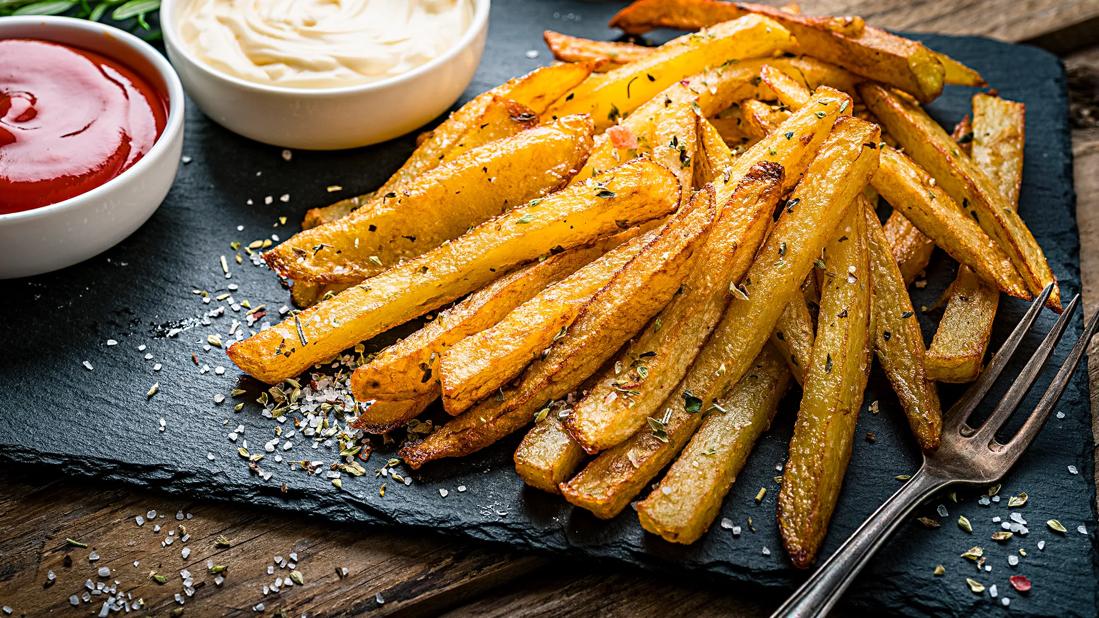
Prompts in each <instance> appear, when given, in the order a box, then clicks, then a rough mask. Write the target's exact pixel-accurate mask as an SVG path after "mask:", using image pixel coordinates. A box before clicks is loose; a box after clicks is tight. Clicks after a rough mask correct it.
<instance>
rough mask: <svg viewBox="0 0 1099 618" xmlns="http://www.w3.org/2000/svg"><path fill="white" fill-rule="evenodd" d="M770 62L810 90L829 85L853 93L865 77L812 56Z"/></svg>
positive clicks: (777, 59)
mask: <svg viewBox="0 0 1099 618" xmlns="http://www.w3.org/2000/svg"><path fill="white" fill-rule="evenodd" d="M769 64H770V66H772V67H774V68H776V69H778V70H780V71H782V72H783V73H786V74H787V75H788V76H790V77H792V78H794V79H796V80H797V81H798V82H799V83H800V84H801V85H803V86H804V87H806V88H808V89H809V90H814V89H816V88H818V87H820V86H829V87H832V88H835V89H837V90H842V91H844V92H847V93H851V94H853V93H854V92H855V86H856V84H858V83H860V82H862V81H864V79H865V78H863V77H860V76H858V75H855V74H854V73H851V72H850V71H847V70H846V69H843V68H840V67H838V66H836V65H834V64H832V63H830V62H824V61H823V60H818V59H816V58H813V57H811V56H793V57H791V58H775V59H773V60H771V61H770V62H769Z"/></svg>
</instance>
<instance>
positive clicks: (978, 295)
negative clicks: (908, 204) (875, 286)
mask: <svg viewBox="0 0 1099 618" xmlns="http://www.w3.org/2000/svg"><path fill="white" fill-rule="evenodd" d="M1025 132H1026V109H1025V107H1024V106H1023V104H1022V103H1015V102H1013V101H1006V100H1004V99H1001V98H999V97H994V96H990V95H986V94H977V95H974V96H973V142H972V144H971V147H972V149H973V162H974V163H975V164H976V165H977V167H978V168H980V169H981V170H982V171H983V172H985V173H986V174H988V177H989V179H990V180H992V182H993V183H994V184H995V186H996V187H997V188H998V189H999V190H1000V192H1001V193H1002V194H1003V195H1004V197H1005V198H1006V199H1007V201H1008V202H1009V203H1010V204H1011V205H1012V206H1014V207H1017V206H1018V203H1019V190H1020V187H1021V184H1022V176H1023V143H1024V142H1025ZM999 301H1000V292H999V290H997V289H995V288H993V287H990V286H988V285H986V284H984V283H982V282H981V281H979V280H978V279H977V277H976V275H975V274H974V273H973V271H971V270H969V269H968V268H966V267H964V266H962V267H960V268H959V269H958V276H957V278H956V279H955V280H954V284H953V285H952V286H951V288H950V298H949V300H948V301H947V303H946V309H945V311H943V318H942V320H940V321H939V328H938V330H937V331H935V337H934V339H933V340H932V341H931V347H930V348H929V349H928V351H927V372H928V374H929V375H930V376H931V378H932V379H935V380H938V381H940V382H972V381H973V380H976V379H977V375H978V374H979V373H980V371H981V364H982V363H983V362H984V357H985V352H986V351H987V349H988V342H989V338H990V337H991V335H992V322H993V320H994V319H995V318H996V309H997V306H998V305H999Z"/></svg>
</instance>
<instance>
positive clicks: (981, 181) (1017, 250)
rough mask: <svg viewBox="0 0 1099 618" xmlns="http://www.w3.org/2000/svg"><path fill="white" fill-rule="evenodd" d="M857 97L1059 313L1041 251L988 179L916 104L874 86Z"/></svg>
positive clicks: (866, 86)
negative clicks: (1047, 289) (1046, 292)
mask: <svg viewBox="0 0 1099 618" xmlns="http://www.w3.org/2000/svg"><path fill="white" fill-rule="evenodd" d="M859 93H860V94H861V95H862V98H863V100H864V101H865V102H866V105H867V107H869V108H870V110H871V111H873V112H874V115H875V116H876V117H877V118H879V119H880V120H881V121H882V122H883V123H884V125H885V127H886V128H887V129H888V130H889V133H890V135H892V136H893V137H894V138H895V139H896V140H897V141H898V142H899V143H900V144H901V145H902V146H904V149H905V152H906V153H908V154H909V155H910V156H911V157H912V158H913V159H914V160H915V161H916V162H918V163H919V164H920V165H922V166H923V167H924V168H926V169H927V171H928V172H930V173H931V174H932V175H933V176H934V178H935V179H936V180H937V181H938V184H939V185H940V186H941V187H942V188H943V189H944V190H945V191H946V193H948V194H949V195H950V196H951V197H952V198H954V201H955V202H956V203H958V204H961V205H962V207H963V208H964V209H965V210H966V212H967V213H968V214H969V215H971V216H972V217H973V218H974V219H976V220H977V222H978V223H979V224H980V225H981V228H983V229H984V230H985V231H986V232H987V233H988V235H989V236H990V237H992V238H993V239H994V240H995V241H996V242H997V244H999V245H1000V248H1001V249H1002V250H1003V251H1004V252H1005V253H1006V254H1007V255H1008V257H1009V258H1010V259H1011V262H1012V264H1014V265H1015V268H1016V269H1017V270H1018V273H1019V275H1021V276H1022V278H1023V280H1024V281H1025V282H1026V285H1027V288H1028V289H1029V290H1030V293H1031V297H1033V296H1036V295H1038V294H1040V293H1041V292H1042V290H1043V289H1045V287H1046V286H1048V285H1050V284H1053V285H1054V288H1053V293H1052V294H1050V296H1049V302H1048V303H1047V304H1048V305H1049V306H1050V307H1051V308H1053V309H1055V310H1058V311H1060V307H1061V293H1060V291H1059V290H1058V289H1057V287H1056V283H1057V281H1056V279H1055V278H1054V276H1053V272H1052V271H1051V270H1050V268H1049V264H1048V263H1047V262H1046V258H1045V255H1044V254H1043V253H1042V248H1041V247H1040V246H1038V243H1037V242H1036V241H1035V240H1034V235H1033V234H1031V232H1030V230H1029V229H1027V227H1026V224H1025V223H1023V220H1022V219H1021V218H1019V214H1018V213H1017V212H1016V211H1015V209H1014V208H1012V207H1011V203H1010V202H1009V201H1008V199H1007V198H1006V197H1004V196H1003V195H1002V194H1001V193H1000V191H999V190H998V189H997V188H996V186H995V185H994V184H993V182H992V181H991V180H989V178H988V176H987V175H986V174H985V173H984V172H982V171H981V170H980V169H978V167H977V166H976V165H975V164H974V163H973V161H972V160H971V159H970V158H969V157H967V156H965V155H964V154H963V153H962V152H961V151H960V150H959V149H958V145H957V144H956V143H954V141H953V140H952V139H950V136H949V135H947V133H946V131H944V130H943V128H942V127H940V126H939V124H938V123H937V122H935V121H934V120H933V119H932V118H931V117H930V116H928V115H927V112H925V111H923V110H922V109H921V108H920V107H919V106H918V105H915V104H913V103H911V102H909V101H906V100H905V99H904V98H903V97H900V96H898V95H897V94H896V93H894V92H891V91H889V90H887V89H886V88H883V87H882V86H880V85H877V84H862V85H860V86H859ZM879 190H881V188H880V187H879ZM883 195H884V191H883ZM886 199H888V198H886ZM913 223H916V221H913ZM917 225H918V223H917ZM921 231H924V233H925V234H926V233H927V232H926V231H925V230H922V229H921ZM928 235H929V236H930V234H928ZM983 274H984V273H982V275H983Z"/></svg>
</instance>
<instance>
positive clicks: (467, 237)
mask: <svg viewBox="0 0 1099 618" xmlns="http://www.w3.org/2000/svg"><path fill="white" fill-rule="evenodd" d="M678 199H679V183H678V182H677V181H676V179H675V176H673V175H672V173H671V172H669V171H667V170H666V169H664V168H663V167H661V166H660V165H657V164H656V163H653V162H651V161H647V160H645V159H638V160H637V161H634V162H631V163H627V164H624V165H622V166H619V167H618V168H616V169H614V170H611V171H610V172H607V173H606V174H604V175H603V176H601V177H599V178H598V179H595V180H593V181H592V182H589V183H584V184H580V185H575V186H573V187H569V188H567V189H565V190H562V191H559V192H558V193H555V194H553V195H551V196H549V197H546V198H544V199H542V200H540V201H539V202H537V203H534V204H526V205H524V206H519V207H517V208H514V209H512V210H510V211H508V212H507V213H504V214H502V215H500V216H498V217H496V218H494V219H491V220H489V221H486V222H485V223H482V224H481V225H479V226H477V227H475V228H473V229H472V230H470V231H469V232H467V233H466V234H464V235H462V236H460V237H459V238H457V239H455V240H453V241H451V242H449V243H446V244H444V245H442V246H440V247H438V248H436V249H433V250H432V251H429V252H428V253H426V254H424V255H422V256H420V257H417V258H414V259H411V260H408V261H406V262H402V263H401V264H399V265H397V266H395V267H393V268H391V269H389V270H387V271H385V272H384V273H382V274H380V275H377V276H375V277H371V278H370V279H367V280H366V281H364V282H363V283H361V284H359V285H357V286H355V287H352V288H349V289H347V290H344V291H343V292H340V293H339V294H337V295H336V296H335V297H333V298H331V299H329V300H327V301H324V302H321V303H318V304H317V305H314V306H313V307H310V308H309V309H306V310H305V311H302V312H301V313H300V314H297V315H294V316H292V317H291V318H289V319H287V320H285V321H283V322H282V323H280V324H277V325H275V326H273V327H271V328H269V329H267V330H264V331H261V332H259V333H256V334H255V335H253V336H251V337H249V338H248V339H245V340H243V341H240V342H237V343H234V344H233V345H231V346H230V347H229V349H228V354H229V357H230V359H232V361H233V362H234V363H236V365H237V366H238V367H240V368H241V369H242V370H244V371H245V372H246V373H248V374H249V375H251V376H253V377H255V378H257V379H259V380H262V381H264V382H267V383H269V384H274V383H276V382H279V381H282V380H285V379H286V378H289V377H293V376H296V375H298V374H299V373H301V372H302V371H305V370H306V369H309V368H310V367H312V366H313V365H314V364H315V363H320V362H325V361H327V360H328V359H330V358H332V357H334V356H335V355H337V354H339V353H340V351H342V350H344V349H346V348H348V347H350V346H352V345H354V344H356V343H358V342H360V341H363V340H365V339H369V338H370V337H373V336H374V335H377V334H378V333H381V332H383V331H385V330H388V329H390V328H392V327H394V326H397V325H399V324H403V323H405V322H407V321H409V320H411V319H413V318H416V317H419V316H421V315H423V314H425V313H427V312H428V311H431V310H433V309H438V308H439V307H441V306H443V305H445V304H446V303H449V302H451V301H454V300H456V299H458V298H459V297H461V296H463V295H465V294H468V293H469V292H471V291H473V290H476V289H479V288H481V287H484V286H485V285H487V284H488V283H491V282H492V281H494V280H495V279H497V278H498V277H500V276H503V275H504V274H506V273H507V271H508V270H510V269H512V268H514V267H516V266H518V265H519V264H522V263H524V262H528V261H531V260H533V259H536V258H538V257H540V256H543V255H546V254H549V253H550V252H551V251H552V250H557V248H559V247H560V248H565V249H567V248H569V247H574V246H577V245H582V244H586V243H588V242H591V241H593V240H595V239H597V238H601V237H604V236H609V235H612V234H614V233H615V232H617V231H619V230H620V229H622V227H630V226H633V225H638V224H641V223H645V222H647V221H651V220H653V219H659V218H662V217H664V216H665V215H667V214H668V213H670V212H671V211H672V210H674V209H675V207H676V204H677V203H678Z"/></svg>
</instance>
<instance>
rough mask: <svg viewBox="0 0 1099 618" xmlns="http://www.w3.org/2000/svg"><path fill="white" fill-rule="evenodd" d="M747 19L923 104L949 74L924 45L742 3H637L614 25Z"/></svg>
mask: <svg viewBox="0 0 1099 618" xmlns="http://www.w3.org/2000/svg"><path fill="white" fill-rule="evenodd" d="M745 14H757V15H765V16H767V17H770V18H771V19H773V20H775V21H776V22H778V23H780V24H782V25H783V26H784V27H786V28H787V29H788V30H789V31H790V32H791V34H793V35H794V37H795V38H796V39H797V51H798V52H800V53H803V54H806V55H809V56H814V57H816V58H820V59H821V60H824V61H826V62H831V63H832V64H836V65H838V66H841V67H843V68H845V69H847V70H848V71H851V72H852V73H856V74H858V75H862V76H863V77H867V78H870V79H873V80H877V81H880V82H883V83H886V84H889V85H891V86H896V87H898V88H900V89H901V90H904V91H905V92H908V93H910V94H912V95H913V96H915V97H916V98H917V99H919V100H920V101H923V102H927V101H931V100H932V99H934V98H935V97H937V96H939V94H940V93H941V92H942V89H943V82H944V76H945V69H944V68H943V65H942V64H941V63H940V61H939V57H938V56H937V55H936V54H935V53H934V52H932V51H931V50H930V49H928V48H927V47H925V46H924V45H923V44H921V43H917V42H915V41H911V40H909V39H905V38H902V37H899V36H896V35H893V34H890V33H888V32H886V31H884V30H881V29H878V28H872V27H870V26H866V27H864V28H862V29H861V31H858V30H857V29H855V30H854V31H852V30H851V29H847V30H846V32H845V29H844V28H837V27H836V22H835V20H834V19H832V18H821V17H808V16H803V15H793V14H790V13H787V12H784V11H781V10H779V9H775V8H774V7H769V6H763V5H759V4H748V3H741V2H736V3H733V2H717V1H715V0H637V1H636V2H634V3H633V4H631V5H630V6H628V7H626V8H624V9H622V10H621V11H619V12H618V14H617V15H615V16H614V18H612V19H611V26H616V27H618V28H621V29H622V30H625V31H626V32H630V33H634V34H639V33H642V32H647V31H649V30H651V29H653V28H659V27H667V28H676V29H680V30H698V29H699V28H702V27H705V26H709V25H711V24H715V23H718V22H724V21H728V20H730V19H736V18H738V17H740V16H742V15H745ZM848 33H850V34H848Z"/></svg>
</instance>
